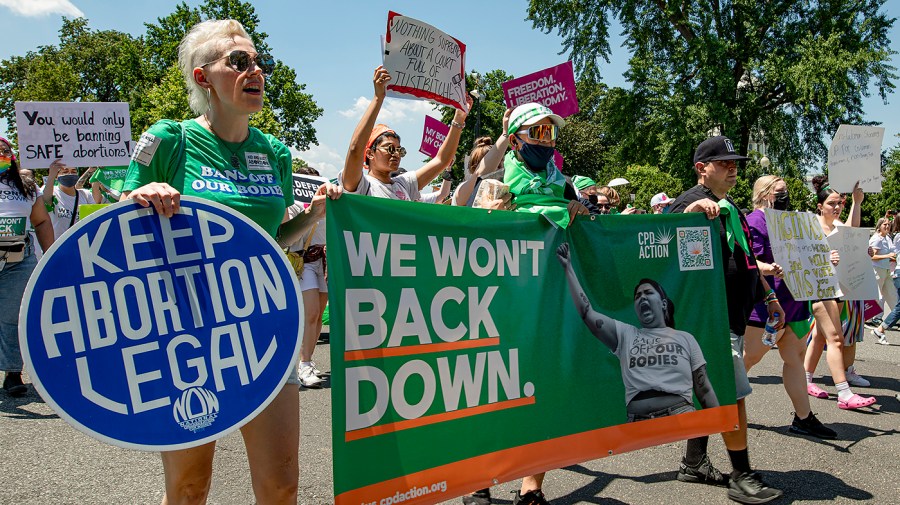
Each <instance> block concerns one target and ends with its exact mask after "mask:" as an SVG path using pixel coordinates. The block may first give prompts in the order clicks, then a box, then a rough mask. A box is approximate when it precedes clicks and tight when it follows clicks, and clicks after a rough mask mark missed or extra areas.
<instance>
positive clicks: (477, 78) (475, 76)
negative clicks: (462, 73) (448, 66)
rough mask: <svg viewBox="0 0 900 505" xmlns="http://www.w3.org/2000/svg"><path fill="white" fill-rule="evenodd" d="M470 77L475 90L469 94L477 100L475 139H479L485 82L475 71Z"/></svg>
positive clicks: (475, 105)
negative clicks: (481, 104)
mask: <svg viewBox="0 0 900 505" xmlns="http://www.w3.org/2000/svg"><path fill="white" fill-rule="evenodd" d="M469 75H470V76H471V77H472V80H473V81H474V82H475V89H473V90H472V91H470V92H469V94H470V95H472V98H474V99H475V104H474V105H473V107H475V138H476V139H477V138H478V137H480V136H481V106H480V105H479V104H480V103H481V99H482V97H483V95H482V93H481V87H482V84H483V81H482V80H481V74H479V73H478V72H476V71H474V70H473V71H472V73H470V74H469Z"/></svg>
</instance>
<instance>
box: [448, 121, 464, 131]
mask: <svg viewBox="0 0 900 505" xmlns="http://www.w3.org/2000/svg"><path fill="white" fill-rule="evenodd" d="M450 126H455V127H457V128H459V129H460V130H462V129H463V128H465V127H466V123H457V122H456V120H453V121H450Z"/></svg>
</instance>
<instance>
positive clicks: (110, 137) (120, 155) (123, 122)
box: [16, 102, 132, 169]
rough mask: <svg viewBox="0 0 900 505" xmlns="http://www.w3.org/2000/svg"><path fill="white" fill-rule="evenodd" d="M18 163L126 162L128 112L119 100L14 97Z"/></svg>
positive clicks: (31, 165)
mask: <svg viewBox="0 0 900 505" xmlns="http://www.w3.org/2000/svg"><path fill="white" fill-rule="evenodd" d="M16 126H18V128H19V130H18V135H19V152H20V155H21V156H20V158H21V163H22V168H31V169H34V168H47V167H49V166H50V163H52V162H53V161H54V160H56V159H58V158H62V160H63V163H65V164H67V165H70V166H74V167H87V166H93V165H127V164H128V161H129V158H130V157H131V146H132V142H131V118H130V116H129V114H128V104H127V103H124V102H16Z"/></svg>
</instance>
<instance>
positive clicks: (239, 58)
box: [200, 49, 275, 75]
mask: <svg viewBox="0 0 900 505" xmlns="http://www.w3.org/2000/svg"><path fill="white" fill-rule="evenodd" d="M223 58H228V65H229V66H231V68H233V69H235V70H237V71H238V72H244V71H246V70H247V69H248V68H250V62H255V63H256V67H257V68H259V69H260V70H262V73H263V74H264V75H272V72H273V71H274V70H275V58H272V55H271V54H257V55H256V56H250V53H248V52H247V51H244V50H242V49H236V50H234V51H231V52H230V53H228V54H226V55H225V56H220V57H219V58H216V59H214V60H212V61H210V62H207V63H204V64H203V65H200V68H203V67H205V66H207V65H210V64H212V63H215V62H217V61H219V60H221V59H223Z"/></svg>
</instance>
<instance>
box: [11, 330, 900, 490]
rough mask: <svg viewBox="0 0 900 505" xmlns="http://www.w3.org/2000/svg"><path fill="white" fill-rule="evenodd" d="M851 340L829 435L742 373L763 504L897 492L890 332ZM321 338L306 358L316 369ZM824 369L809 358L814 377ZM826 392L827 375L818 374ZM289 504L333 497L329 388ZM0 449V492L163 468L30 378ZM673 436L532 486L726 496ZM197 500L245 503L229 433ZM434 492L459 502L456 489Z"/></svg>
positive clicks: (898, 447) (774, 381)
mask: <svg viewBox="0 0 900 505" xmlns="http://www.w3.org/2000/svg"><path fill="white" fill-rule="evenodd" d="M866 338H867V340H866V341H865V342H863V343H862V344H860V348H859V351H858V357H857V369H858V371H859V372H860V373H862V374H863V375H864V376H866V377H867V378H869V379H870V380H871V382H872V387H871V388H866V389H863V388H856V389H857V391H858V392H860V393H864V394H867V395H875V396H876V397H877V398H878V403H877V404H876V406H875V408H873V409H870V410H866V411H864V412H854V411H841V410H839V409H838V408H837V403H836V401H835V399H834V397H832V399H829V400H819V399H811V402H812V406H813V411H814V412H815V413H816V414H817V416H818V417H819V419H820V420H821V421H822V422H824V423H826V424H827V425H829V426H831V427H832V428H833V429H835V430H837V432H838V434H839V439H838V440H836V441H820V440H815V439H809V438H804V437H799V436H795V435H792V434H790V433H789V432H788V430H787V427H788V425H789V424H790V420H791V410H792V409H791V406H790V402H789V401H788V398H787V395H786V394H785V393H784V390H783V389H782V387H781V378H780V376H781V361H780V360H779V358H778V355H777V353H776V352H772V353H769V355H768V356H766V357H765V358H764V359H763V361H762V362H761V363H760V364H759V365H757V367H755V368H754V369H753V370H752V372H751V382H752V384H753V387H754V394H752V395H751V396H750V397H749V398H748V400H747V401H748V411H749V414H750V425H751V429H750V459H751V463H752V464H753V466H754V467H755V468H756V469H758V470H759V471H760V472H761V473H762V474H763V476H764V478H765V480H766V481H767V482H769V483H771V484H772V485H774V486H776V487H780V488H781V489H784V490H785V496H784V497H783V498H782V499H780V500H779V501H776V502H774V503H779V504H783V503H837V504H841V503H854V504H855V503H872V504H892V503H900V484H898V483H900V432H898V430H900V422H898V420H900V400H898V397H897V395H898V392H900V333H898V332H890V333H889V339H890V340H891V341H892V342H896V343H897V344H898V345H893V346H889V347H885V346H880V345H876V344H875V343H874V338H872V337H871V332H867V335H866ZM328 351H329V349H328V345H327V344H320V345H319V347H318V349H317V351H316V360H317V362H318V363H319V364H320V365H321V366H320V368H322V369H324V370H327V369H328ZM825 372H826V366H825V364H824V363H820V365H819V370H818V373H819V376H820V377H821V374H822V373H825ZM820 382H823V383H825V384H828V386H827V387H826V389H828V390H830V391H831V392H832V393H834V388H833V387H831V385H830V379H825V380H820ZM298 394H299V395H300V405H301V406H300V419H301V441H300V500H299V501H300V503H302V504H326V503H332V502H333V498H332V496H333V494H332V487H331V483H332V478H331V475H332V472H331V451H330V445H331V435H330V430H331V402H330V400H331V395H330V394H329V390H328V389H327V388H325V389H319V390H302V389H301V390H300V391H299V392H298ZM0 448H2V463H0V468H2V469H3V473H2V476H3V477H2V480H0V503H4V504H5V503H16V504H62V503H88V504H95V503H96V504H101V503H102V504H132V503H134V504H138V503H140V504H142V503H159V501H160V500H161V498H162V483H163V473H162V464H161V463H160V459H159V456H158V455H157V454H154V453H143V452H138V451H130V450H125V449H118V448H115V447H112V446H109V445H106V444H103V443H101V442H98V441H95V440H93V439H91V438H89V437H87V436H85V435H83V434H81V433H80V432H78V431H76V430H75V429H73V428H71V427H69V426H68V425H67V424H66V423H65V422H63V421H62V420H61V419H60V418H59V417H57V416H56V414H54V413H53V411H52V410H51V409H50V408H49V407H48V406H47V405H46V404H44V403H43V402H42V401H41V398H40V397H39V396H38V395H37V394H36V393H35V392H34V390H33V389H31V390H30V393H29V394H28V395H27V396H25V397H24V398H18V399H13V398H9V397H8V396H6V395H5V394H4V393H2V392H0ZM682 450H683V443H676V444H668V445H664V446H659V447H654V448H650V449H644V450H641V451H638V452H633V453H628V454H621V455H616V456H613V457H610V458H605V459H600V460H595V461H590V462H587V463H583V464H581V465H575V466H571V467H568V468H565V469H562V470H558V471H553V472H550V473H549V474H548V476H547V479H546V481H545V483H544V491H545V493H546V495H547V496H548V498H550V499H551V500H552V502H553V503H554V504H555V505H566V504H574V503H598V504H620V503H627V504H645V503H647V504H653V503H660V504H669V503H690V504H691V505H702V504H724V503H733V502H731V501H729V500H728V499H727V497H726V491H725V490H724V489H722V488H713V487H708V486H704V485H698V484H685V483H681V482H678V481H676V480H675V471H676V470H677V466H678V461H679V458H680V454H681V452H682ZM710 456H711V458H712V460H713V462H714V463H715V464H716V466H717V467H719V468H720V469H722V470H726V469H730V465H729V463H728V458H727V454H726V453H725V449H724V446H723V445H722V440H721V437H712V439H711V443H710ZM517 486H518V483H506V484H500V485H497V486H495V487H494V488H493V489H492V492H493V494H494V496H495V497H496V499H495V503H511V498H512V495H511V494H509V492H510V491H511V490H514V489H517ZM209 503H212V504H243V503H253V496H252V493H251V491H250V480H249V471H248V468H247V460H246V457H245V454H244V446H243V442H242V440H241V437H240V435H238V434H232V435H229V436H228V437H225V438H224V439H223V440H221V441H219V443H218V446H217V449H216V459H215V471H214V476H213V485H212V492H211V495H210V500H209ZM446 503H457V504H458V503H460V501H459V500H458V499H455V500H452V501H448V502H446Z"/></svg>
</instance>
